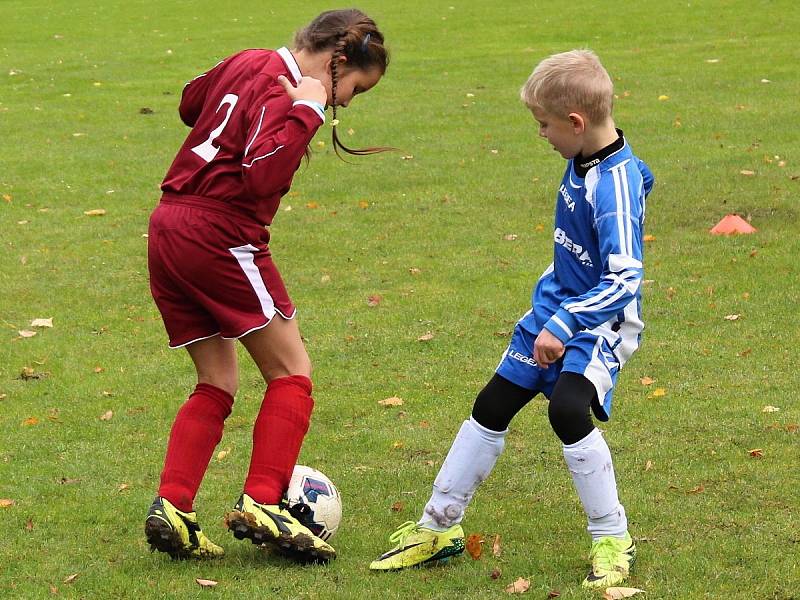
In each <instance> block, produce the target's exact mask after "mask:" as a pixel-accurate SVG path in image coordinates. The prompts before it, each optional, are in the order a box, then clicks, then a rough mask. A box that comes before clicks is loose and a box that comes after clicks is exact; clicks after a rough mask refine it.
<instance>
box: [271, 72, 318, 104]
mask: <svg viewBox="0 0 800 600" xmlns="http://www.w3.org/2000/svg"><path fill="white" fill-rule="evenodd" d="M278 83H280V84H281V85H282V86H283V89H285V90H286V93H287V94H289V97H290V98H291V99H292V101H293V102H294V101H297V100H310V101H312V102H319V103H320V104H322V106H327V105H328V92H326V91H325V86H324V85H322V82H321V81H320V80H319V79H314V78H313V77H301V78H300V83H298V84H297V87H294V86H293V85H292V82H291V81H289V80H288V79H286V77H284V76H283V75H281V76H279V77H278Z"/></svg>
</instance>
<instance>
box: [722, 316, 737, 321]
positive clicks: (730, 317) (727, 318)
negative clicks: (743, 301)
mask: <svg viewBox="0 0 800 600" xmlns="http://www.w3.org/2000/svg"><path fill="white" fill-rule="evenodd" d="M738 319H739V315H725V320H726V321H736V320H738Z"/></svg>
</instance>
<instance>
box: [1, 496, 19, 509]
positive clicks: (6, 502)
mask: <svg viewBox="0 0 800 600" xmlns="http://www.w3.org/2000/svg"><path fill="white" fill-rule="evenodd" d="M15 504H16V502H14V501H13V500H12V499H11V498H0V508H9V507H11V506H14V505H15Z"/></svg>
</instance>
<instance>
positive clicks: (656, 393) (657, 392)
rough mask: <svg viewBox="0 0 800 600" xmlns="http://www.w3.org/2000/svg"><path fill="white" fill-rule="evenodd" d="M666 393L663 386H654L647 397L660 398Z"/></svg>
mask: <svg viewBox="0 0 800 600" xmlns="http://www.w3.org/2000/svg"><path fill="white" fill-rule="evenodd" d="M666 395H667V390H665V389H664V388H656V389H654V390H653V393H652V394H650V395H649V396H648V398H661V397H663V396H666Z"/></svg>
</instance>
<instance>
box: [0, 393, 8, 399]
mask: <svg viewBox="0 0 800 600" xmlns="http://www.w3.org/2000/svg"><path fill="white" fill-rule="evenodd" d="M6 398H8V394H0V400H5V399H6Z"/></svg>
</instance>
